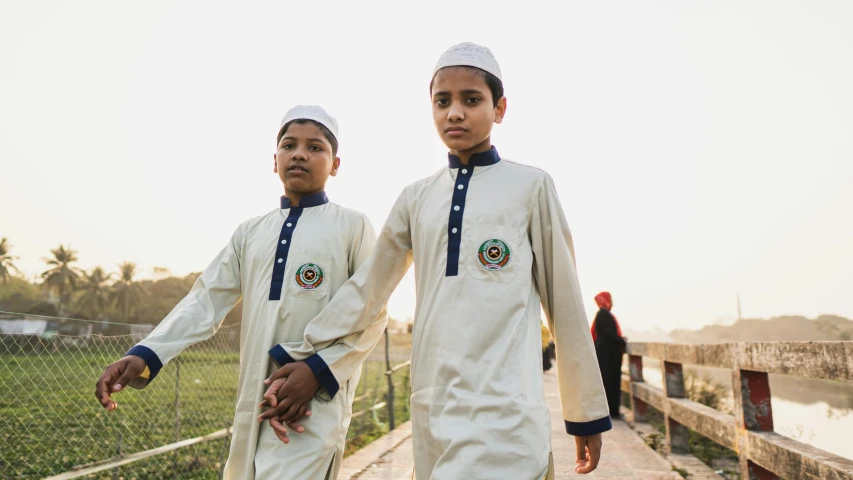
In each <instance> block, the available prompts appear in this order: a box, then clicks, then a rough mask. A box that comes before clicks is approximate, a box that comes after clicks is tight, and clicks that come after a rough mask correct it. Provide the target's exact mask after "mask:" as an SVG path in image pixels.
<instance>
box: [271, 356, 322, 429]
mask: <svg viewBox="0 0 853 480" xmlns="http://www.w3.org/2000/svg"><path fill="white" fill-rule="evenodd" d="M282 378H286V379H287V380H286V381H285V382H284V384H281V385H280V387H279V388H278V392H277V393H276V394H275V395H274V398H273V397H272V396H271V395H269V393H270V390H272V388H271V389H270V390H267V394H265V395H264V403H263V404H262V405H265V404H269V405H270V406H271V407H273V408H270V409H269V410H267V411H266V412H264V413H262V414H261V416H260V417H258V421H259V422H262V421H264V420H268V419H271V418H278V419H279V420H280V421H281V422H284V423H291V422H293V421H295V420H297V419H299V418H300V417H302V416H303V415H304V414H305V412H306V411H307V409H308V402H310V401H311V399H312V398H313V397H314V393H315V392H316V391H317V390H318V389H319V388H320V382H319V381H318V380H317V377H316V376H314V372H312V371H311V367H309V366H308V365H307V364H306V363H305V362H294V363H288V364H287V365H285V366H283V367H281V368H279V369H278V370H276V371H275V372H273V374H272V375H271V376H270V378H268V379H266V380H264V384H266V385H270V386H271V387H272V385H273V382H276V380H279V379H282Z"/></svg>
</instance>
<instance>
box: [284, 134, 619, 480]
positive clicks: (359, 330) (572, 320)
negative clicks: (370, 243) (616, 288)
mask: <svg viewBox="0 0 853 480" xmlns="http://www.w3.org/2000/svg"><path fill="white" fill-rule="evenodd" d="M375 251H376V254H375V255H373V256H372V257H371V258H370V259H369V260H368V262H367V263H365V265H364V267H363V268H362V269H361V270H359V271H358V272H357V273H356V275H355V276H353V278H352V279H350V280H349V281H348V282H347V283H346V284H345V285H344V286H343V287H341V290H340V291H339V292H338V295H337V296H336V297H335V299H334V300H333V301H332V302H331V303H330V304H329V305H328V306H327V307H326V309H325V310H323V312H322V313H321V314H320V315H319V316H317V317H316V318H315V319H314V320H312V321H311V323H310V324H309V325H308V326H307V328H306V329H305V341H304V342H303V344H302V345H300V346H299V347H296V348H289V349H288V351H289V353H290V354H291V355H292V356H293V357H294V358H303V357H306V356H308V355H311V354H313V352H315V351H317V352H319V355H320V356H321V357H323V358H324V359H325V360H326V363H327V364H328V365H329V366H330V368H331V370H332V372H334V374H335V376H336V377H338V378H345V377H347V376H348V375H350V374H351V372H353V371H354V367H355V365H357V364H358V359H360V358H361V357H362V356H363V355H364V353H362V352H361V351H362V350H364V348H361V349H358V348H356V349H353V351H352V352H343V351H342V350H341V349H339V348H335V349H329V350H323V349H324V348H326V347H327V346H328V345H332V344H334V343H335V342H336V339H337V338H338V337H344V336H346V335H348V334H349V335H350V337H349V338H348V342H347V343H348V344H352V345H358V344H359V343H363V344H364V345H370V344H372V342H374V341H375V340H374V339H373V337H374V336H378V335H379V334H380V333H381V331H379V329H377V328H376V327H375V326H373V325H372V322H373V321H374V320H373V319H374V318H375V317H376V314H377V313H378V312H379V311H380V309H381V308H382V306H383V304H384V303H385V301H386V300H387V299H388V297H389V295H390V294H391V292H392V291H393V290H394V288H395V287H396V286H397V284H398V283H399V281H400V280H401V278H402V277H403V275H404V274H405V272H406V271H407V270H408V268H409V266H410V265H411V263H412V261H413V260H414V264H415V274H416V282H417V283H416V284H417V308H416V313H415V320H414V332H413V339H412V377H411V378H412V398H411V403H412V406H411V412H412V429H413V442H414V453H415V473H416V476H417V478H418V479H419V480H427V479H438V480H456V479H460V478H465V479H471V480H474V479H508V478H511V479H518V480H527V479H530V480H532V479H536V480H539V479H541V478H543V477H544V476H545V474H546V472H547V469H548V460H549V453H550V419H549V412H548V408H547V406H546V404H545V398H544V392H543V386H542V351H541V331H540V302H541V306H542V308H543V309H544V311H545V315H546V317H547V320H548V324H549V327H550V331H551V335H552V337H553V338H554V342H555V343H556V348H557V364H558V374H559V383H560V397H561V400H562V410H563V415H564V418H565V420H566V429H567V431H568V433H570V434H573V435H591V434H595V433H600V432H603V431H605V430H609V429H610V427H611V422H610V418H609V410H608V407H607V400H606V398H605V395H604V389H603V386H602V382H601V376H600V373H599V369H598V364H597V362H596V357H595V351H594V348H593V345H592V339H591V337H590V334H589V324H588V322H587V318H586V314H585V311H584V308H583V301H582V298H581V292H580V287H579V285H578V279H577V273H576V270H575V262H574V252H573V247H572V239H571V234H570V232H569V227H568V225H567V223H566V219H565V215H564V214H563V210H562V208H561V206H560V202H559V199H558V198H557V193H556V190H555V188H554V184H553V181H552V180H551V178H550V177H549V176H548V174H546V173H545V172H543V171H542V170H539V169H536V168H532V167H529V166H524V165H520V164H517V163H513V162H509V161H506V160H503V161H500V159H499V157H498V155H497V151H496V150H495V149H494V148H493V149H492V150H491V151H489V152H485V153H482V154H477V155H474V156H473V157H472V159H471V161H470V163H469V165H460V164H459V160H458V159H457V158H456V157H453V156H451V159H450V168H443V169H441V170H440V171H438V172H436V173H435V174H434V175H432V176H431V177H428V178H425V179H423V180H420V181H418V182H415V183H414V184H412V185H410V186H408V187H406V188H405V189H404V190H403V192H402V193H401V194H400V197H399V198H398V200H397V202H396V204H395V205H394V207H393V209H392V211H391V214H390V216H389V217H388V220H387V222H386V223H385V226H384V227H383V229H382V231H381V232H380V235H379V239H378V240H377V244H376V249H375ZM339 346H340V345H336V347H339ZM566 461H569V459H566Z"/></svg>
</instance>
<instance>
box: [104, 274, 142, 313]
mask: <svg viewBox="0 0 853 480" xmlns="http://www.w3.org/2000/svg"><path fill="white" fill-rule="evenodd" d="M118 268H119V279H118V281H116V283H115V284H114V285H113V291H112V301H113V305H115V307H116V310H117V312H118V316H119V318H120V319H121V320H122V321H124V322H127V321H128V320H130V317H131V315H133V314H134V313H135V312H136V308H137V307H138V306H139V304H140V303H142V299H143V298H144V297H145V289H143V288H142V285H140V284H139V283H138V282H135V281H133V277H134V276H135V275H136V264H135V263H133V262H124V263H122V264H121V265H119V266H118Z"/></svg>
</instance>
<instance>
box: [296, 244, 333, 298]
mask: <svg viewBox="0 0 853 480" xmlns="http://www.w3.org/2000/svg"><path fill="white" fill-rule="evenodd" d="M331 260H332V259H331V257H329V256H328V255H318V254H307V255H306V254H303V255H293V256H292V257H290V258H288V259H287V272H286V273H285V282H287V286H288V288H290V294H291V295H293V296H294V297H297V298H307V299H311V300H321V299H323V298H325V297H326V296H327V295H328V294H329V288H330V287H329V285H330V284H331V283H332V282H331V274H332V272H331V271H330V270H329V269H330V268H332V261H331Z"/></svg>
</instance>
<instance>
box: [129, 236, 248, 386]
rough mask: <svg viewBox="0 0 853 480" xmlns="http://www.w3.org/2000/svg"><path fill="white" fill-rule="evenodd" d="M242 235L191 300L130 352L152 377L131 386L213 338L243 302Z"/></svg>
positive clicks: (209, 271)
mask: <svg viewBox="0 0 853 480" xmlns="http://www.w3.org/2000/svg"><path fill="white" fill-rule="evenodd" d="M242 231H243V229H242V227H241V228H238V229H237V231H235V232H234V235H233V236H232V237H231V241H230V242H229V243H228V245H226V246H225V248H223V249H222V251H220V252H219V254H218V255H216V258H214V259H213V261H212V262H210V265H208V266H207V268H205V269H204V272H202V274H201V275H200V276H199V277H198V279H196V281H195V284H194V285H193V287H192V289H191V290H190V292H189V293H188V294H187V296H186V297H184V298H183V300H181V301H180V302H179V303H178V304H177V305H176V306H175V308H174V309H172V311H171V312H169V314H168V315H166V318H164V319H163V321H162V322H160V324H159V325H157V327H156V328H155V329H154V330H153V331H152V332H151V333H150V334H149V335H148V336H147V337H145V339H144V340H142V341H141V342H139V344H137V345H136V346H135V347H133V348H131V349H130V351H128V352H127V355H136V356H138V357H141V358H142V359H143V360H145V364H146V366H147V367H148V373H149V374H148V379H147V381H146V380H145V379H143V378H139V379H136V380H134V381H133V382H131V386H134V387H137V388H143V387H145V386H146V385H147V384H148V383H149V382H151V380H154V377H156V376H157V373H158V372H159V371H160V369H161V368H163V365H164V364H166V363H168V362H169V361H170V360H171V359H173V358H175V357H176V356H177V355H178V354H179V353H181V352H182V351H183V350H184V349H185V348H187V347H189V346H190V345H193V344H195V343H198V342H201V341H203V340H207V339H208V338H210V337H212V336H213V334H215V333H216V330H217V329H218V328H219V325H221V324H222V321H223V320H224V319H225V315H227V314H228V312H230V311H231V309H233V308H234V306H235V305H237V302H239V301H240V298H241V296H242V289H241V281H240V259H241V250H242V237H243V234H242Z"/></svg>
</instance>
